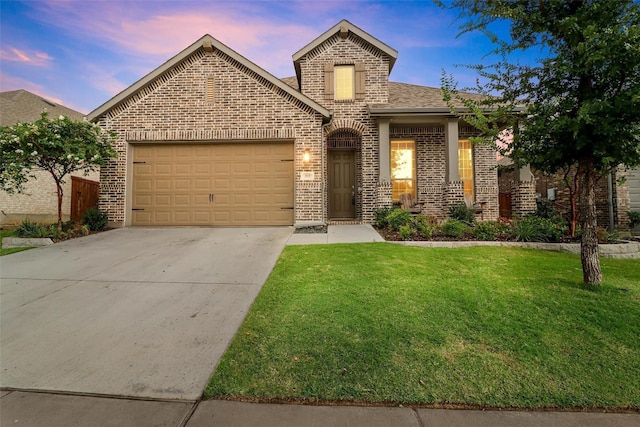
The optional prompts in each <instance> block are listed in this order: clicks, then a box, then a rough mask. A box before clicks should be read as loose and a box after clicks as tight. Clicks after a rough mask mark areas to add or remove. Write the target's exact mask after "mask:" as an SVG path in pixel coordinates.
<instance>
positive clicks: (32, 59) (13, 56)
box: [0, 46, 53, 67]
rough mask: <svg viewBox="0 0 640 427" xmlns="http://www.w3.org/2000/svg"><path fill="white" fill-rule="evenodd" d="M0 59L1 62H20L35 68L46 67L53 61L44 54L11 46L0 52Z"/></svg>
mask: <svg viewBox="0 0 640 427" xmlns="http://www.w3.org/2000/svg"><path fill="white" fill-rule="evenodd" d="M0 59H1V60H3V61H10V62H20V63H23V64H28V65H33V66H36V67H46V66H48V65H49V64H50V63H51V61H53V57H51V56H49V55H48V54H46V53H44V52H38V51H24V50H20V49H18V48H15V47H11V46H8V47H6V48H3V49H2V50H0Z"/></svg>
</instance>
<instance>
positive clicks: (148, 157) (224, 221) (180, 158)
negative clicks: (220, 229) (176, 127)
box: [131, 143, 293, 226]
mask: <svg viewBox="0 0 640 427" xmlns="http://www.w3.org/2000/svg"><path fill="white" fill-rule="evenodd" d="M133 157H134V159H133V199H132V204H131V207H132V224H133V225H220V226H247V225H292V224H293V144H291V143H247V144H244V143H235V144H206V145H205V144H202V145H180V144H171V145H136V146H135V147H134V149H133Z"/></svg>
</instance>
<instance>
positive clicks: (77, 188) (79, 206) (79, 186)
mask: <svg viewBox="0 0 640 427" xmlns="http://www.w3.org/2000/svg"><path fill="white" fill-rule="evenodd" d="M99 191H100V183H99V182H97V181H91V180H90V179H85V178H81V177H79V176H72V177H71V214H70V216H71V220H72V221H75V222H80V221H81V220H82V215H84V213H85V212H86V211H87V209H89V208H92V207H95V206H98V193H99Z"/></svg>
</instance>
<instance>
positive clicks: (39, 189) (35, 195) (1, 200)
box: [0, 171, 100, 224]
mask: <svg viewBox="0 0 640 427" xmlns="http://www.w3.org/2000/svg"><path fill="white" fill-rule="evenodd" d="M34 174H35V176H36V179H31V180H29V181H28V182H27V183H26V185H25V187H24V191H23V192H22V193H21V194H9V193H7V192H5V191H2V190H0V224H16V223H19V222H21V221H22V220H23V219H25V218H30V219H32V220H34V221H38V222H45V223H49V222H51V223H53V222H56V221H57V220H58V195H57V190H56V184H55V182H54V181H53V178H52V177H51V175H50V174H49V173H48V172H44V171H36V172H35V173H34ZM71 175H73V176H80V177H84V178H86V179H90V180H93V181H98V179H99V175H100V173H99V172H92V173H90V174H89V175H88V176H84V174H83V172H75V173H73V174H71ZM71 175H69V176H67V177H66V179H65V181H66V182H65V184H64V185H63V187H62V191H63V198H62V219H63V221H66V220H68V219H69V214H70V211H71Z"/></svg>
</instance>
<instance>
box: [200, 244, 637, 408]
mask: <svg viewBox="0 0 640 427" xmlns="http://www.w3.org/2000/svg"><path fill="white" fill-rule="evenodd" d="M602 266H603V271H604V277H605V281H606V282H605V284H604V285H602V286H601V287H600V288H599V289H596V290H592V289H587V288H585V287H584V286H583V285H581V280H582V273H581V269H580V258H579V257H578V256H574V255H569V254H561V253H551V252H543V251H534V250H527V249H521V248H493V247H492V248H487V247H478V248H461V249H427V248H412V247H403V246H397V245H393V244H358V245H326V246H324V245H318V246H289V247H286V248H285V250H284V252H283V254H282V256H281V258H280V260H279V261H278V263H277V265H276V267H275V269H274V271H273V273H272V275H271V276H270V278H269V280H268V281H267V283H266V284H265V286H264V287H263V289H262V291H261V293H260V295H259V296H258V298H257V299H256V301H255V303H254V305H253V306H252V308H251V310H250V312H249V314H248V316H247V318H246V320H245V322H244V324H243V325H242V327H241V328H240V330H239V332H238V334H237V335H236V337H235V339H234V340H233V342H232V344H231V345H230V347H229V349H228V350H227V352H226V354H225V355H224V357H223V358H222V360H221V362H220V364H219V366H218V367H217V369H216V371H215V373H214V375H213V377H212V378H211V380H210V383H209V385H208V387H207V389H206V391H205V394H206V396H207V397H218V398H231V399H233V398H242V399H252V400H259V401H260V400H264V401H278V400H285V401H298V400H299V401H308V400H311V401H317V400H319V401H356V402H371V403H382V404H398V403H402V404H410V405H431V404H436V405H438V404H460V405H471V406H489V407H515V408H575V407H582V408H616V409H631V410H637V409H638V408H640V338H639V337H640V260H614V259H603V260H602Z"/></svg>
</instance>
